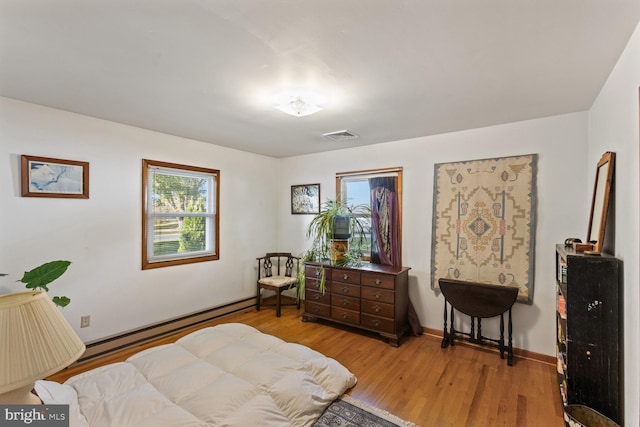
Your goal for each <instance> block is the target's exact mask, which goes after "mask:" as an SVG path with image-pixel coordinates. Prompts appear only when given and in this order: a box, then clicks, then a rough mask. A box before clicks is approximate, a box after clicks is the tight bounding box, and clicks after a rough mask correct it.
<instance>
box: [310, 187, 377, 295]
mask: <svg viewBox="0 0 640 427" xmlns="http://www.w3.org/2000/svg"><path fill="white" fill-rule="evenodd" d="M370 217H371V208H370V207H369V206H368V205H364V204H362V205H355V206H354V205H350V204H348V203H346V202H343V201H342V200H340V198H339V197H338V198H336V199H335V200H333V199H327V200H325V201H324V202H323V203H322V205H321V206H320V212H319V213H318V214H316V215H315V216H314V217H313V219H312V220H311V222H310V223H309V225H308V226H307V232H306V236H307V239H310V240H311V248H310V249H309V250H308V251H307V252H305V253H304V254H303V255H301V257H300V258H301V261H303V262H304V261H318V262H326V263H330V264H334V265H347V264H351V263H354V262H360V259H361V257H362V250H363V246H364V245H365V243H366V241H367V237H368V229H369V228H368V219H369V218H370ZM336 219H338V220H339V221H340V220H341V221H342V222H341V226H344V224H345V222H346V224H347V227H346V228H347V230H348V231H347V234H346V235H345V234H339V233H337V232H336V227H335V226H336ZM341 233H344V231H342V232H341ZM347 236H348V237H347ZM337 237H339V238H337ZM345 237H346V238H345ZM345 241H346V248H345V246H344V245H345ZM339 246H341V247H339ZM320 268H321V274H320V289H321V290H322V291H323V292H324V282H325V277H324V270H323V269H322V266H321V267H320ZM304 285H305V272H304V268H301V269H300V270H299V271H298V298H303V297H304Z"/></svg>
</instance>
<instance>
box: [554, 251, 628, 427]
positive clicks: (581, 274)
mask: <svg viewBox="0 0 640 427" xmlns="http://www.w3.org/2000/svg"><path fill="white" fill-rule="evenodd" d="M556 273H557V290H558V296H557V328H558V333H557V356H558V379H559V382H560V394H561V395H562V399H563V403H564V405H565V406H566V405H571V404H580V405H585V406H588V407H589V408H591V409H594V410H596V411H598V412H600V413H601V414H603V415H605V416H607V417H608V418H610V419H611V420H613V421H615V422H616V423H618V424H620V425H622V424H623V422H622V421H623V413H622V409H623V405H622V403H623V399H622V396H623V395H622V375H621V374H622V366H623V365H622V354H623V352H622V316H621V315H622V310H621V304H622V297H621V293H622V261H621V260H619V259H618V258H615V257H613V256H610V255H607V254H601V255H586V254H584V253H577V252H575V251H574V250H573V249H572V248H571V247H565V246H564V245H557V246H556Z"/></svg>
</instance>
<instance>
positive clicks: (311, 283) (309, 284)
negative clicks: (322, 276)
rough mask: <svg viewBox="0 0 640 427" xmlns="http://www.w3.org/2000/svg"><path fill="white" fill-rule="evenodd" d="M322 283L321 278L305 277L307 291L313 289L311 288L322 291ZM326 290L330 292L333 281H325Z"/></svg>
mask: <svg viewBox="0 0 640 427" xmlns="http://www.w3.org/2000/svg"><path fill="white" fill-rule="evenodd" d="M320 283H321V282H320V280H317V279H313V278H312V277H309V276H307V277H305V279H304V288H305V291H306V290H307V289H311V290H314V291H318V292H320V291H321V290H320ZM324 290H325V292H329V291H330V290H331V282H330V281H328V280H326V281H325V282H324Z"/></svg>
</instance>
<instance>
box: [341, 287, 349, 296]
mask: <svg viewBox="0 0 640 427" xmlns="http://www.w3.org/2000/svg"><path fill="white" fill-rule="evenodd" d="M342 293H343V294H348V293H349V288H347V287H346V286H345V287H344V288H342Z"/></svg>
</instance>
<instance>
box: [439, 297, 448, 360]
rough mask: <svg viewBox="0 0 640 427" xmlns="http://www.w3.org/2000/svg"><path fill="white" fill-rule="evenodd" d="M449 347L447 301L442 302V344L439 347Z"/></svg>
mask: <svg viewBox="0 0 640 427" xmlns="http://www.w3.org/2000/svg"><path fill="white" fill-rule="evenodd" d="M448 345H449V334H448V333H447V300H446V299H445V300H444V329H443V330H442V343H440V347H442V348H445V347H446V346H448Z"/></svg>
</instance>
